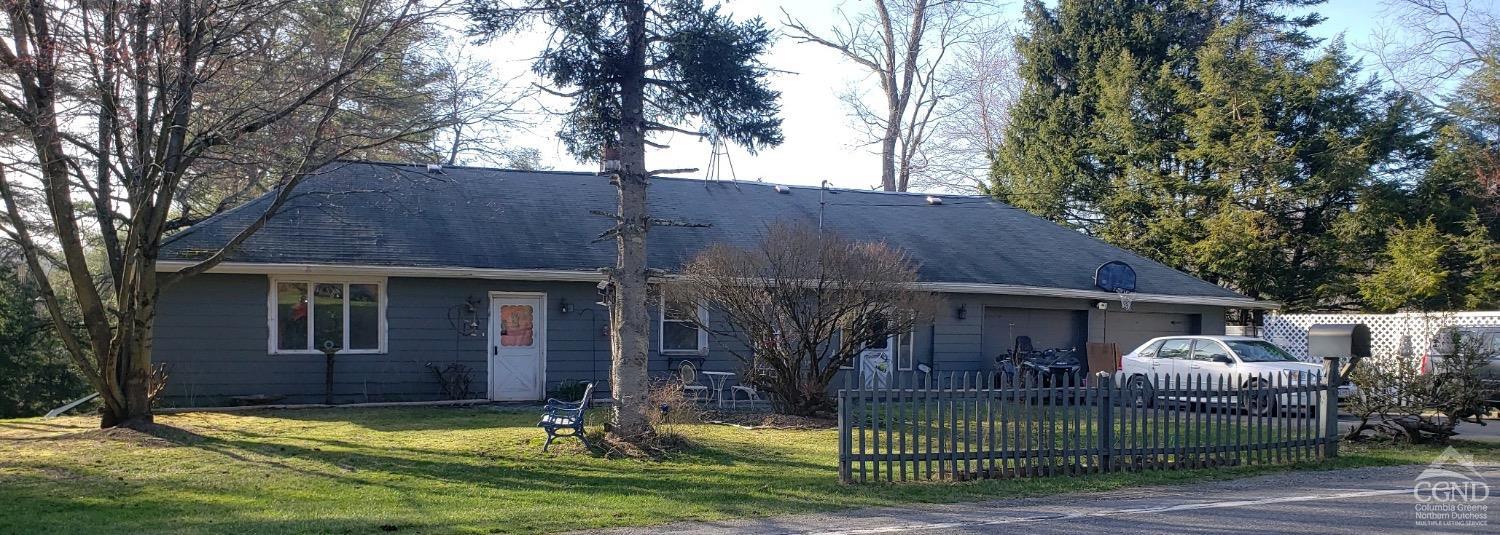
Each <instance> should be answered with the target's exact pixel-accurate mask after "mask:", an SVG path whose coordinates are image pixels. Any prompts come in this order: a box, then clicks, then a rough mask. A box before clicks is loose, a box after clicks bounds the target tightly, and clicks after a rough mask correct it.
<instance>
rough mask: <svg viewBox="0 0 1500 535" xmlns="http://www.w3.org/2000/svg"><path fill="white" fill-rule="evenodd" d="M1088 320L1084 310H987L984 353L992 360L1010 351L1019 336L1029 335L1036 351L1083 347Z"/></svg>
mask: <svg viewBox="0 0 1500 535" xmlns="http://www.w3.org/2000/svg"><path fill="white" fill-rule="evenodd" d="M1087 321H1088V316H1087V313H1086V312H1085V311H1081V310H1048V309H1039V308H1009V307H985V309H984V331H983V334H984V347H983V350H984V354H985V356H986V357H987V358H990V359H993V358H995V357H996V356H997V355H1001V354H1003V353H1006V352H1009V351H1010V349H1011V348H1012V347H1014V346H1015V340H1016V337H1018V336H1030V337H1031V344H1032V346H1033V347H1035V348H1037V349H1051V348H1072V347H1079V348H1081V347H1082V345H1083V337H1084V333H1085V332H1086V330H1085V328H1084V326H1085V325H1086V323H1087Z"/></svg>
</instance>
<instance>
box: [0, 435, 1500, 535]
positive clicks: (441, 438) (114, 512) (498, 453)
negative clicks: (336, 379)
mask: <svg viewBox="0 0 1500 535" xmlns="http://www.w3.org/2000/svg"><path fill="white" fill-rule="evenodd" d="M600 416H602V415H600ZM158 421H159V423H161V424H163V425H165V426H167V427H166V428H165V429H163V430H162V431H160V432H157V433H154V434H153V435H142V434H137V433H135V432H130V431H119V430H113V431H98V430H90V427H91V426H93V425H94V421H93V420H92V419H90V418H82V417H77V418H63V419H57V420H52V421H47V422H43V421H40V420H36V419H23V420H0V504H3V505H0V511H3V513H0V533H44V532H45V533H83V532H90V533H95V532H101V531H104V532H131V533H140V532H151V533H202V532H231V533H283V532H308V533H371V532H377V531H381V530H382V529H385V530H391V529H394V530H396V531H397V532H399V533H452V532H458V533H530V532H550V531H560V530H572V529H583V528H594V527H606V526H622V525H646V524H654V523H663V522H671V521H678V520H713V519H723V518H729V517H742V516H758V515H775V514H786V513H799V512H811V511H823V510H829V509H838V508H848V507H865V506H880V505H892V504H900V503H910V502H944V501H960V500H978V499H986V498H1003V497H1017V496H1037V495H1045V494H1055V493H1060V492H1070V491H1083V490H1103V489H1111V488H1118V487H1122V486H1131V485H1149V484H1169V483H1173V482H1182V481H1193V480H1201V479H1204V478H1219V477H1234V476H1242V475H1247V474H1251V473H1259V472H1265V471H1267V470H1272V469H1274V468H1267V467H1238V468H1228V469H1220V470H1214V471H1177V472H1147V473H1137V474H1115V475H1104V476H1087V477H1072V478H1069V477H1055V478H1042V479H1033V480H1008V481H981V482H974V483H920V484H905V485H884V484H879V485H868V486H843V485H840V484H839V483H838V480H837V474H836V462H835V461H836V459H835V457H836V443H837V440H836V434H835V432H833V431H771V430H754V431H752V430H745V429H740V428H734V427H726V426H715V425H700V426H685V427H684V428H683V430H684V432H685V434H687V435H688V436H689V438H690V439H691V440H692V441H693V442H694V443H695V444H696V445H697V446H696V447H695V448H693V449H692V450H690V451H688V452H685V453H681V454H677V455H675V456H673V457H671V458H669V459H666V460H662V461H645V460H627V459H604V458H600V457H594V456H590V455H589V454H587V453H586V452H584V451H583V449H582V448H581V447H579V446H578V445H577V442H576V441H571V440H564V441H561V442H559V443H558V444H555V445H554V447H553V451H552V453H548V454H543V453H540V452H539V451H538V450H539V448H540V445H541V431H540V430H538V429H536V428H534V427H532V424H533V423H534V422H535V413H534V412H533V411H531V410H519V409H517V410H514V411H509V412H502V411H499V410H496V409H494V408H490V407H477V408H389V409H328V410H295V411H264V412H251V413H239V414H210V413H193V414H180V415H165V416H160V417H158ZM1464 449H1465V450H1466V451H1468V452H1470V453H1473V454H1475V455H1476V457H1479V458H1481V459H1485V460H1500V449H1497V448H1495V447H1493V446H1489V447H1482V446H1467V445H1466V446H1464ZM1436 451H1437V450H1434V449H1431V448H1408V449H1399V450H1398V449H1391V448H1376V449H1368V448H1355V447H1346V448H1345V452H1346V455H1345V456H1343V457H1341V458H1340V459H1338V460H1337V461H1336V462H1332V463H1327V464H1326V465H1324V466H1322V467H1313V466H1304V468H1332V467H1352V466H1364V465H1379V464H1399V463H1413V462H1427V461H1429V460H1431V459H1432V457H1433V456H1434V455H1435V454H1436Z"/></svg>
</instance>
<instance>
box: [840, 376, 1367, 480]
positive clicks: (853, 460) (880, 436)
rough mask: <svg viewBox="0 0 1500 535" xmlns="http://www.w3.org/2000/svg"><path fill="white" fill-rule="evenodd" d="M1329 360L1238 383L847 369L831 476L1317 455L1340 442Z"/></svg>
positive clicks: (1082, 470) (1201, 464)
mask: <svg viewBox="0 0 1500 535" xmlns="http://www.w3.org/2000/svg"><path fill="white" fill-rule="evenodd" d="M1333 369H1334V368H1332V367H1331V365H1325V367H1324V371H1323V372H1320V373H1314V374H1308V375H1305V376H1303V377H1300V378H1289V377H1286V376H1283V375H1280V374H1277V375H1263V376H1259V377H1255V380H1252V381H1243V382H1241V381H1237V380H1234V379H1229V378H1225V377H1216V378H1214V377H1209V376H1206V375H1186V374H1184V375H1166V376H1160V375H1159V376H1155V377H1150V378H1146V379H1148V380H1149V383H1147V382H1145V381H1142V380H1141V379H1137V380H1136V381H1129V380H1128V379H1125V378H1123V377H1113V376H1110V375H1108V374H1102V373H1101V374H1098V375H1095V376H1093V377H1088V378H1085V377H1080V376H1075V375H1066V376H1060V377H1048V378H1045V379H1043V378H1035V377H1025V376H1023V377H1021V378H1018V379H1009V378H1005V377H994V376H992V375H991V374H990V373H988V372H954V373H946V374H942V373H940V374H927V375H925V376H913V375H905V376H903V375H901V374H897V375H893V376H892V377H891V380H890V382H889V384H885V385H881V386H880V387H875V388H871V387H869V386H868V385H863V384H859V383H858V382H855V381H854V380H853V379H850V380H849V381H847V382H846V383H845V388H843V389H841V390H839V393H838V400H839V405H838V415H839V478H840V480H842V481H844V482H846V483H855V482H858V483H864V482H870V481H910V480H933V479H942V480H968V479H978V478H1011V477H1039V476H1051V475H1076V474H1087V473H1104V472H1118V471H1132V470H1160V469H1182V468H1208V467H1218V466H1235V465H1243V464H1272V463H1288V462H1297V461H1308V460H1316V459H1324V458H1327V457H1330V456H1335V455H1337V449H1336V448H1337V443H1338V442H1337V434H1338V427H1337V415H1338V407H1337V399H1338V398H1337V391H1336V389H1337V377H1336V376H1334V375H1331V374H1332V373H1336V371H1332V372H1331V371H1330V370H1333ZM850 375H853V374H850ZM1234 383H1240V384H1234ZM1148 384H1149V385H1154V386H1151V387H1147V385H1148Z"/></svg>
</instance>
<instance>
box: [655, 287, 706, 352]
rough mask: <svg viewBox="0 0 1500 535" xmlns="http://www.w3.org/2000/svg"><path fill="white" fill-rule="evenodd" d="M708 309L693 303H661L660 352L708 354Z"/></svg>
mask: <svg viewBox="0 0 1500 535" xmlns="http://www.w3.org/2000/svg"><path fill="white" fill-rule="evenodd" d="M707 323H708V308H706V307H704V306H703V305H699V304H694V303H685V302H680V301H672V300H669V299H667V298H665V297H663V298H662V301H661V352H662V353H674V354H684V353H692V354H697V355H702V354H706V353H708V331H707V330H705V329H702V328H700V327H699V326H700V325H705V324H707Z"/></svg>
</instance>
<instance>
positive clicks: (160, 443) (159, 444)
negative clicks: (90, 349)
mask: <svg viewBox="0 0 1500 535" xmlns="http://www.w3.org/2000/svg"><path fill="white" fill-rule="evenodd" d="M7 440H12V441H17V442H22V441H24V442H58V443H111V444H125V445H131V446H138V447H145V448H170V447H177V446H186V445H192V444H197V443H199V442H202V441H203V440H204V438H203V436H202V435H199V434H197V433H195V432H193V431H190V430H187V429H183V428H179V427H173V426H170V425H161V424H144V425H138V426H135V427H114V428H109V429H87V428H76V427H75V428H59V429H55V430H39V431H34V432H29V433H24V434H22V433H17V434H11V435H8V436H0V442H5V441H7Z"/></svg>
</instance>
